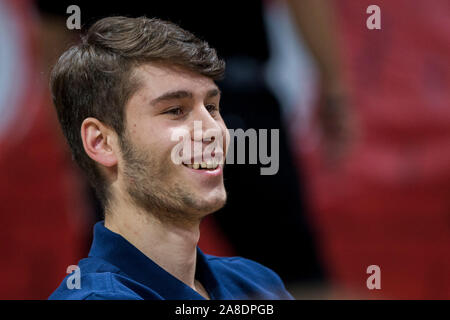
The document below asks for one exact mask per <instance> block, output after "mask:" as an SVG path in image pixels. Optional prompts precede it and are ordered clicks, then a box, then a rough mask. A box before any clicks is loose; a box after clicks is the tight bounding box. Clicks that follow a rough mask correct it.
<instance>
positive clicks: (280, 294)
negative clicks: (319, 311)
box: [206, 255, 292, 299]
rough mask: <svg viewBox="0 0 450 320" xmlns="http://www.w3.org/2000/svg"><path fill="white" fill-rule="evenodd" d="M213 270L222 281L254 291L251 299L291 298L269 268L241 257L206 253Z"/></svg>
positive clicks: (279, 279)
mask: <svg viewBox="0 0 450 320" xmlns="http://www.w3.org/2000/svg"><path fill="white" fill-rule="evenodd" d="M206 258H207V260H208V263H209V264H210V265H211V267H212V268H213V272H214V273H216V275H217V276H218V277H219V278H220V279H222V280H225V281H224V283H228V284H230V285H232V289H235V287H239V288H246V290H250V291H252V292H253V291H254V292H253V293H252V294H251V295H250V296H249V298H252V299H259V298H262V299H292V296H291V295H290V294H289V293H288V292H287V290H286V288H285V286H284V283H283V281H282V280H281V278H280V277H279V276H278V274H277V273H275V272H274V271H273V270H271V269H270V268H268V267H266V266H264V265H262V264H260V263H258V262H256V261H253V260H249V259H246V258H243V257H216V256H211V255H206Z"/></svg>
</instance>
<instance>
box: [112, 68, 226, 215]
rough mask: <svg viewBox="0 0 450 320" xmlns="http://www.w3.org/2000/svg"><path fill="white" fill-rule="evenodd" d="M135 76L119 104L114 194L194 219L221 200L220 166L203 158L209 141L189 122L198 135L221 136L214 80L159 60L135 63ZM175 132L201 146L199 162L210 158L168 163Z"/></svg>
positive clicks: (163, 212) (160, 211)
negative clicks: (121, 120)
mask: <svg viewBox="0 0 450 320" xmlns="http://www.w3.org/2000/svg"><path fill="white" fill-rule="evenodd" d="M135 75H136V77H137V79H139V80H138V81H139V83H140V88H139V90H138V91H137V92H136V93H135V94H134V95H133V96H132V97H131V99H130V100H129V102H128V103H127V105H126V107H125V119H124V121H125V132H124V134H123V135H122V138H121V139H120V146H121V159H120V160H119V163H118V181H119V188H120V189H121V190H120V192H119V194H121V193H122V192H125V193H126V194H128V195H129V196H130V197H131V199H132V200H133V201H134V203H135V204H136V205H138V206H139V207H142V208H144V209H146V210H148V211H150V212H156V213H158V214H160V215H161V216H160V218H167V219H178V220H183V219H198V218H201V217H203V216H204V215H206V214H208V213H211V212H214V211H216V210H218V209H220V208H221V207H222V206H223V205H224V204H225V201H226V192H225V188H224V184H223V174H222V172H223V165H222V164H220V165H217V163H212V162H211V161H208V160H209V158H208V157H207V156H206V155H205V153H204V151H205V149H207V146H208V145H209V144H210V143H211V141H205V140H204V139H203V138H199V136H198V135H197V132H196V134H195V135H194V121H195V122H196V121H201V124H202V130H203V133H204V132H205V131H209V132H210V133H211V132H213V134H214V133H217V136H221V137H224V139H225V138H226V137H227V135H228V131H227V128H226V126H225V123H224V121H223V119H222V117H221V115H220V112H219V101H220V91H219V90H218V88H217V86H216V85H215V83H214V81H213V80H211V79H209V78H207V77H205V76H202V75H199V74H196V73H193V72H190V71H187V70H184V69H181V68H176V67H168V66H164V65H161V64H146V65H143V66H140V67H138V68H137V70H136V74H135ZM196 123H198V122H196ZM180 130H183V132H187V133H189V135H190V137H191V139H192V140H191V141H189V143H192V145H193V144H194V140H196V143H199V144H200V145H201V146H202V148H201V149H202V151H203V159H202V161H201V162H210V163H209V166H208V167H209V168H203V169H202V168H201V164H200V165H199V166H197V165H196V164H194V165H184V164H182V163H181V164H177V163H175V162H174V161H172V157H171V153H172V150H173V149H174V147H175V146H176V145H177V144H179V143H178V141H174V139H173V138H172V137H173V136H174V135H176V133H177V132H179V131H180ZM223 145H225V140H224V141H223ZM193 149H194V148H192V150H193ZM189 158H190V157H189ZM197 162H200V161H197ZM197 167H198V169H195V168H197Z"/></svg>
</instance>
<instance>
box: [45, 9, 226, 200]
mask: <svg viewBox="0 0 450 320" xmlns="http://www.w3.org/2000/svg"><path fill="white" fill-rule="evenodd" d="M149 62H163V63H168V64H170V65H174V66H180V67H182V68H185V69H188V70H190V71H193V72H196V73H198V74H201V75H204V76H207V77H209V78H211V79H213V80H218V79H220V78H221V77H222V76H223V74H224V70H225V63H224V62H223V60H220V59H219V58H218V57H217V54H216V51H215V50H214V49H213V48H210V47H209V46H208V44H207V43H206V42H204V41H202V40H200V39H198V38H197V37H195V36H194V35H193V34H191V33H190V32H188V31H186V30H183V29H182V28H180V27H179V26H177V25H175V24H173V23H171V22H168V21H163V20H159V19H155V18H153V19H149V18H146V17H140V18H128V17H108V18H104V19H101V20H99V21H97V22H96V23H95V24H94V25H92V27H90V28H89V30H88V31H87V33H86V35H85V36H84V37H82V42H81V43H80V44H78V45H75V46H73V47H71V48H70V49H69V50H67V51H66V52H65V53H64V54H63V55H62V56H61V57H60V58H59V60H58V62H57V63H56V65H55V67H54V68H53V71H52V75H51V79H50V87H51V92H52V98H53V103H54V105H55V107H56V111H57V114H58V119H59V122H60V124H61V127H62V130H63V133H64V135H65V137H66V139H67V141H68V143H69V146H70V149H71V151H72V154H73V158H74V159H75V161H76V162H77V163H78V165H79V166H80V167H81V168H82V169H83V170H84V171H85V172H86V174H87V177H88V180H89V182H90V183H91V184H92V186H93V187H94V189H95V190H96V193H97V196H98V197H99V199H100V201H101V202H102V203H103V205H104V206H106V204H107V201H108V197H109V194H108V188H107V186H106V181H105V179H104V177H102V175H101V174H100V172H99V170H98V168H97V165H96V163H95V161H94V160H92V159H91V158H90V157H89V156H88V155H87V154H86V152H85V150H84V148H83V143H82V139H81V130H80V129H81V124H82V122H83V120H84V119H86V118H88V117H94V118H96V119H98V120H100V121H102V122H103V123H104V124H105V125H107V126H109V127H111V128H113V129H114V130H115V131H116V132H117V134H118V136H119V137H122V133H123V131H124V112H123V110H124V106H125V105H126V103H127V101H128V100H129V99H130V97H131V96H132V95H133V94H134V93H135V92H136V90H137V88H138V83H137V82H136V81H138V80H136V79H135V78H134V77H132V73H133V70H134V69H135V68H136V67H137V66H139V65H141V64H144V63H149Z"/></svg>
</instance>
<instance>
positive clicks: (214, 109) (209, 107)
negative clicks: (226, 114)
mask: <svg viewBox="0 0 450 320" xmlns="http://www.w3.org/2000/svg"><path fill="white" fill-rule="evenodd" d="M205 108H206V110H208V112H209V113H211V114H214V113H216V112H217V111H219V107H218V106H216V105H215V104H208V105H206V106H205Z"/></svg>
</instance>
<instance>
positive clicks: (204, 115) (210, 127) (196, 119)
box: [191, 106, 223, 143]
mask: <svg viewBox="0 0 450 320" xmlns="http://www.w3.org/2000/svg"><path fill="white" fill-rule="evenodd" d="M222 129H223V128H222V126H221V125H220V120H217V119H216V118H214V117H213V116H212V115H211V113H210V112H209V111H208V110H207V109H206V108H205V107H203V106H202V107H201V108H197V110H196V111H195V113H194V116H193V117H192V124H191V130H192V132H191V137H192V139H193V140H194V141H202V142H204V143H208V142H210V141H213V140H214V139H215V137H216V136H218V135H223V132H222Z"/></svg>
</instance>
